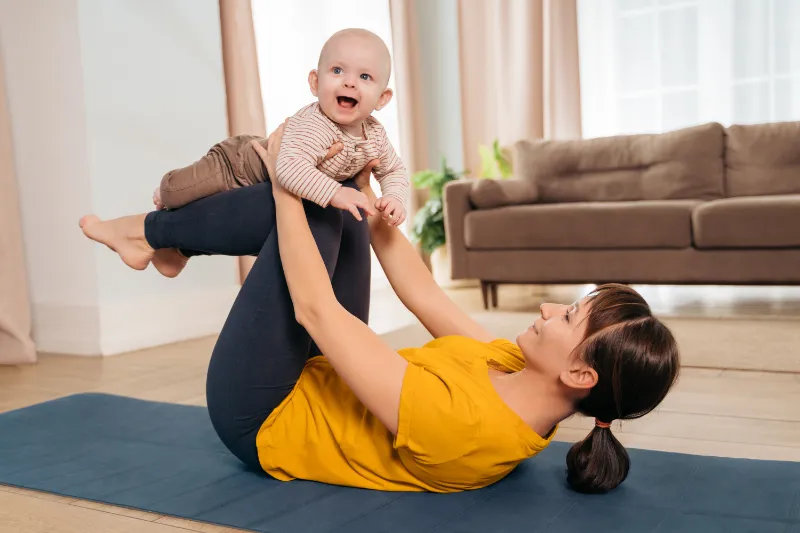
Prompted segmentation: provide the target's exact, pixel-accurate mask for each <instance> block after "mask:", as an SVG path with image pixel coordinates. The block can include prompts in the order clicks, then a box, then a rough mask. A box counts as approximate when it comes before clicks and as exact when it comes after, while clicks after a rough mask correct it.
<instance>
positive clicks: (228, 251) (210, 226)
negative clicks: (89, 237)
mask: <svg viewBox="0 0 800 533" xmlns="http://www.w3.org/2000/svg"><path fill="white" fill-rule="evenodd" d="M274 224H275V200H274V198H273V197H272V184H271V183H270V182H265V183H258V184H256V185H250V186H247V187H240V188H237V189H231V190H229V191H224V192H221V193H218V194H214V195H211V196H207V197H205V198H201V199H200V200H197V201H194V202H192V203H190V204H187V205H185V206H183V207H181V208H179V209H175V210H169V211H153V212H151V213H149V214H148V215H147V218H146V219H145V237H146V238H147V242H148V243H149V244H150V246H152V247H153V248H154V249H155V250H159V249H165V248H177V249H180V250H181V253H183V255H185V256H186V257H190V256H193V255H233V256H243V255H256V254H258V253H259V251H260V250H261V248H262V246H263V245H264V241H265V240H266V239H267V235H269V234H270V232H271V231H272V228H273V226H274Z"/></svg>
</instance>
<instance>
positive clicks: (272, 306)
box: [145, 180, 370, 469]
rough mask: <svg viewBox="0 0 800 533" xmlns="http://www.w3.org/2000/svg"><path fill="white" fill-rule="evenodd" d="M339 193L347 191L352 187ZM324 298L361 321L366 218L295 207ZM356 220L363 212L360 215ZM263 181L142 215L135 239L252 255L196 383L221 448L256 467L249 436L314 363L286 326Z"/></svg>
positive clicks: (298, 334) (287, 301) (364, 315)
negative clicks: (321, 276) (309, 239)
mask: <svg viewBox="0 0 800 533" xmlns="http://www.w3.org/2000/svg"><path fill="white" fill-rule="evenodd" d="M344 185H345V186H347V187H355V185H354V184H353V182H352V180H351V181H348V182H345V184H344ZM304 206H305V211H306V217H307V218H308V225H309V227H310V228H311V232H312V234H313V235H314V239H315V240H316V243H317V247H318V248H319V251H320V254H321V255H322V259H323V261H324V263H325V266H326V267H327V269H328V274H329V275H330V276H331V283H332V285H333V290H334V293H335V294H336V298H337V299H338V300H339V303H341V304H342V306H344V307H345V308H346V309H347V310H348V311H349V312H350V313H351V314H353V315H354V316H356V317H357V318H359V319H360V320H362V321H363V322H364V323H366V322H367V319H368V316H369V289H370V287H369V284H370V254H369V230H368V227H367V223H366V216H364V220H363V221H362V222H358V221H357V220H356V219H355V218H354V217H353V216H352V215H351V214H349V213H345V212H343V211H341V210H339V209H336V208H334V207H328V208H326V209H323V208H322V207H320V206H318V205H316V204H313V203H311V202H305V201H304ZM362 215H363V213H362ZM274 227H275V203H274V199H273V197H272V186H271V184H270V183H269V182H267V183H262V184H257V185H252V186H248V187H242V188H239V189H234V190H230V191H226V192H223V193H219V194H215V195H213V196H209V197H207V198H203V199H201V200H198V201H196V202H193V203H191V204H188V205H186V206H184V207H182V208H180V209H175V210H172V211H156V212H152V213H150V214H148V215H147V218H146V220H145V236H146V238H147V241H148V242H149V243H150V245H151V246H152V247H153V248H155V249H159V248H178V249H180V250H181V251H182V252H183V253H184V254H185V255H187V256H192V255H209V254H215V255H234V256H244V255H256V254H257V255H258V258H257V259H256V261H255V264H254V265H253V268H252V270H251V271H250V273H249V274H248V276H247V279H246V280H245V282H244V284H243V285H242V288H241V290H240V291H239V295H238V296H237V297H236V301H235V302H234V304H233V307H232V308H231V311H230V313H229V314H228V318H227V320H226V321H225V325H224V326H223V328H222V332H221V333H220V335H219V339H218V340H217V344H216V346H214V352H213V354H212V355H211V362H210V364H209V368H208V378H207V381H206V400H207V402H208V412H209V415H210V417H211V422H212V424H213V425H214V429H215V430H216V431H217V434H218V435H219V437H220V439H221V440H222V442H223V443H224V444H225V446H227V447H228V449H229V450H230V451H231V452H232V453H233V454H234V455H235V456H236V457H238V458H239V459H240V460H241V461H243V462H244V463H245V464H247V465H248V466H250V467H251V468H255V469H260V468H261V466H260V464H259V461H258V454H257V451H256V434H257V433H258V430H259V428H260V427H261V425H262V424H263V422H264V421H265V420H266V419H267V417H268V416H269V414H270V413H271V412H272V410H273V409H275V407H277V406H278V404H280V402H281V401H283V399H284V398H286V396H287V395H288V394H289V392H291V390H292V388H293V387H294V385H295V383H297V380H298V378H299V377H300V373H301V372H302V370H303V367H304V366H305V364H306V361H307V359H308V357H311V356H315V355H319V351H318V350H317V348H316V346H315V345H314V344H313V342H312V341H311V339H310V337H309V335H308V333H307V332H306V331H305V329H304V328H303V327H302V326H300V324H298V323H297V321H296V320H295V315H294V309H293V306H292V300H291V298H290V296H289V289H288V287H287V285H286V279H285V278H284V275H283V268H282V266H281V258H280V255H279V251H278V235H277V231H274V230H273V228H274Z"/></svg>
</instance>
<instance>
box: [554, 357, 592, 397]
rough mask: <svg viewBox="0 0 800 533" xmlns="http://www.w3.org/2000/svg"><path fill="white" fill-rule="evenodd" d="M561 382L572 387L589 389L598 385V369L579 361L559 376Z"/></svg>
mask: <svg viewBox="0 0 800 533" xmlns="http://www.w3.org/2000/svg"><path fill="white" fill-rule="evenodd" d="M559 377H560V379H561V383H563V384H564V385H566V386H567V387H570V388H572V389H584V390H587V391H588V390H589V389H591V388H592V387H594V386H595V385H597V380H598V376H597V371H596V370H595V369H594V368H592V367H590V366H589V365H587V364H584V363H577V364H575V365H574V366H573V367H572V368H570V369H569V370H564V371H563V372H562V373H561V375H560V376H559Z"/></svg>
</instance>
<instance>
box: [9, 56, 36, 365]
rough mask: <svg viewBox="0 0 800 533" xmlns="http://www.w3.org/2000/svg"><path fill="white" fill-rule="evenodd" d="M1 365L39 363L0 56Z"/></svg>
mask: <svg viewBox="0 0 800 533" xmlns="http://www.w3.org/2000/svg"><path fill="white" fill-rule="evenodd" d="M0 272H1V273H2V274H0V364H5V365H10V364H20V363H34V362H36V348H35V346H34V344H33V340H32V339H31V309H30V299H29V296H28V276H27V273H26V271H25V256H24V253H23V247H22V224H21V218H20V212H19V193H18V191H17V183H16V178H15V176H14V151H13V145H12V143H11V116H10V114H9V110H8V98H7V95H6V84H5V78H4V74H3V64H2V57H0Z"/></svg>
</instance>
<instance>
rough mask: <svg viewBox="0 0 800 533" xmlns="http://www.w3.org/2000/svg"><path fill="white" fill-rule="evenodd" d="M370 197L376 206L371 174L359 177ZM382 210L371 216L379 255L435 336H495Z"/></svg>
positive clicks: (397, 290)
mask: <svg viewBox="0 0 800 533" xmlns="http://www.w3.org/2000/svg"><path fill="white" fill-rule="evenodd" d="M356 181H357V184H358V186H359V188H360V189H361V191H362V192H363V193H364V194H366V195H367V199H368V200H369V202H370V203H371V204H372V205H375V200H376V198H375V193H374V192H373V191H372V188H371V187H370V186H369V173H368V172H367V173H362V174H361V175H359V177H358V179H357V180H356ZM384 220H385V219H384V218H383V215H382V213H378V214H377V215H376V216H372V217H370V218H369V232H370V241H371V243H372V248H373V250H375V255H377V256H378V260H379V261H380V263H381V266H382V267H383V271H384V272H385V273H386V277H387V278H389V283H391V285H392V288H393V289H394V292H395V293H396V294H397V296H398V298H400V301H402V302H403V305H405V306H406V308H407V309H408V310H409V311H411V312H412V313H414V316H416V317H417V318H418V319H419V321H420V322H422V325H423V326H425V329H427V330H428V332H429V333H430V334H431V335H432V336H433V337H434V338H438V337H445V336H447V335H462V336H465V337H471V338H473V339H477V340H479V341H483V342H490V341H491V340H493V339H494V338H495V337H494V336H493V335H492V334H491V333H489V332H488V331H486V329H485V328H484V327H483V326H481V325H480V324H478V323H477V322H476V321H475V320H473V319H472V317H470V316H469V315H468V314H467V313H465V312H464V311H463V310H462V309H461V308H460V307H458V306H457V305H456V304H455V302H453V300H451V299H450V297H449V296H447V293H445V292H444V291H443V290H442V288H441V287H440V286H439V285H438V284H437V283H436V281H435V280H434V279H433V276H432V275H431V273H430V271H429V270H428V267H426V266H425V263H423V262H422V258H420V256H419V254H418V253H417V251H416V250H415V249H414V247H413V246H412V245H411V243H410V242H409V241H408V239H407V238H406V236H405V235H403V233H402V232H401V231H400V229H399V228H396V227H393V226H391V225H389V224H387V223H386V222H385V221H384Z"/></svg>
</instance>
